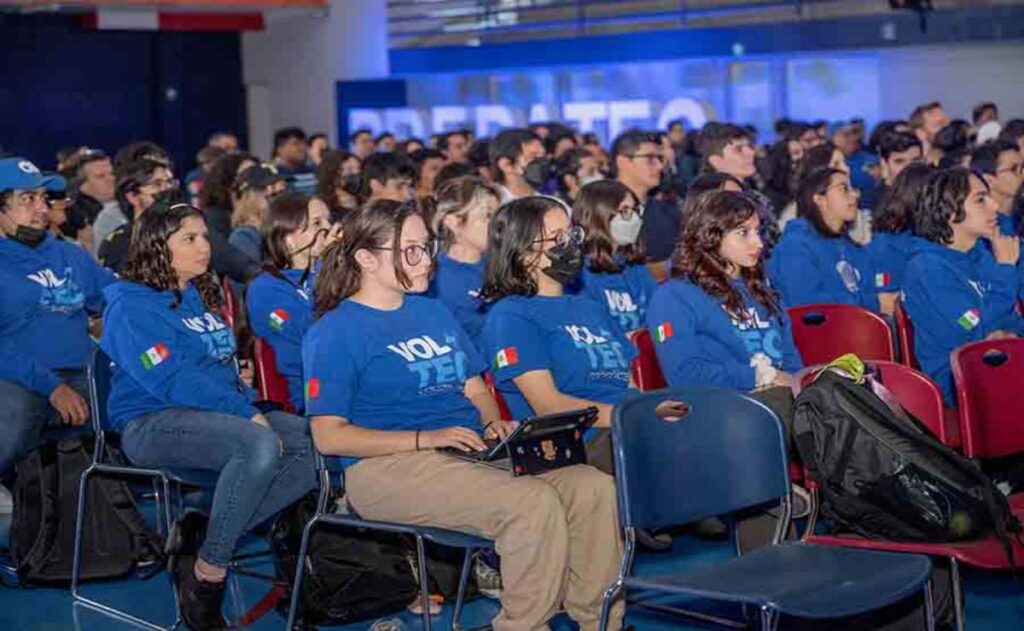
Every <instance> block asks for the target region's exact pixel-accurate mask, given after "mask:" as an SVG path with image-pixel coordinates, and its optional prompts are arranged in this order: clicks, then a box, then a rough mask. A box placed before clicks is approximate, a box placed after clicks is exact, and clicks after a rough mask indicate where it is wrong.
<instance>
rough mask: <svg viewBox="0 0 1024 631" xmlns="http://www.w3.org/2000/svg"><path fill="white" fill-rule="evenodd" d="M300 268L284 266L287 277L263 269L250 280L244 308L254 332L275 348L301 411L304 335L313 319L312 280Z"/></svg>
mask: <svg viewBox="0 0 1024 631" xmlns="http://www.w3.org/2000/svg"><path fill="white" fill-rule="evenodd" d="M304 273H305V271H304V270H300V269H289V270H284V271H282V272H281V274H282V275H283V276H284V278H278V277H276V276H274V275H273V274H269V273H267V272H263V273H262V274H260V275H259V276H257V277H256V278H254V279H253V281H252V282H251V283H249V288H248V290H247V291H246V294H245V308H246V310H247V311H248V313H249V324H250V325H251V326H252V331H253V333H255V334H256V336H257V337H259V338H262V339H263V340H264V341H265V342H267V343H268V344H270V347H271V348H272V349H274V359H275V360H276V363H277V372H278V373H279V374H280V375H281V376H282V377H284V378H285V380H287V382H288V398H289V399H290V400H291V403H292V405H293V406H295V409H296V410H299V411H301V410H302V409H303V405H304V404H305V401H304V400H303V396H302V384H303V382H302V336H303V335H305V334H306V331H307V330H308V329H309V325H310V324H312V322H313V281H314V279H315V275H314V274H313V273H310V274H309V276H308V277H307V278H306V280H305V282H302V283H301V284H300V282H299V281H301V280H302V276H303V274H304Z"/></svg>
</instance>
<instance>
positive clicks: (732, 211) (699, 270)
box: [671, 191, 782, 320]
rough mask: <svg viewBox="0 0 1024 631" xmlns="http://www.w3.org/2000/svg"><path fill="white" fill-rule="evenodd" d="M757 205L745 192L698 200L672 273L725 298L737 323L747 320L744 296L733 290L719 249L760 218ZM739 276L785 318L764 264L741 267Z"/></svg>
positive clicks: (714, 193)
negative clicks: (729, 237) (730, 235)
mask: <svg viewBox="0 0 1024 631" xmlns="http://www.w3.org/2000/svg"><path fill="white" fill-rule="evenodd" d="M758 206H759V205H758V203H757V201H755V200H754V199H753V198H752V197H750V195H748V194H746V193H735V192H731V191H711V192H708V193H704V194H703V195H701V196H700V197H698V198H697V199H696V200H695V201H694V204H693V206H692V207H691V209H690V214H689V217H688V220H687V221H686V224H685V226H684V227H683V232H682V234H681V235H680V238H679V245H678V246H677V248H676V253H675V257H674V259H675V263H674V264H673V266H672V271H671V275H672V277H673V278H685V279H688V280H689V281H690V282H692V283H693V284H694V285H697V286H698V287H700V288H701V289H703V290H704V291H705V292H706V293H707V294H709V295H710V296H713V297H715V298H719V299H724V306H725V310H726V312H727V313H728V314H729V315H730V316H732V317H733V318H735V319H738V320H745V319H746V318H747V317H748V316H747V313H746V309H745V307H744V302H743V296H742V295H741V294H740V292H739V291H737V290H736V288H735V287H733V285H732V282H731V280H730V277H729V271H728V269H729V263H728V261H726V260H725V259H724V258H723V257H722V254H721V253H720V251H719V250H720V248H721V245H722V239H724V238H725V235H726V234H728V233H729V231H730V230H735V229H736V228H738V227H740V226H742V225H743V223H744V222H746V221H747V220H749V219H750V218H751V217H754V216H761V211H760V208H759V207H758ZM740 276H741V277H742V278H743V280H744V281H745V282H746V284H747V287H748V288H749V289H750V293H751V294H753V296H754V300H756V301H757V302H758V304H760V305H761V306H762V307H764V308H765V309H766V310H767V311H768V313H769V314H771V315H773V316H776V317H781V316H782V310H781V308H780V307H779V297H778V294H777V293H776V292H775V291H773V290H772V289H771V287H770V286H769V285H768V281H767V279H766V276H765V272H764V266H763V264H762V263H761V262H758V264H757V265H756V266H754V267H749V268H742V269H741V270H740Z"/></svg>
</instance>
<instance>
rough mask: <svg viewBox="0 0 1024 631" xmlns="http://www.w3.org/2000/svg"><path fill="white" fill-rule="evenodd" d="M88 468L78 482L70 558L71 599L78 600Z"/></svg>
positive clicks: (89, 471)
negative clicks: (73, 542)
mask: <svg viewBox="0 0 1024 631" xmlns="http://www.w3.org/2000/svg"><path fill="white" fill-rule="evenodd" d="M92 471H93V468H92V467H89V468H88V469H86V470H85V471H83V472H82V476H81V477H80V478H79V480H78V511H77V513H76V514H75V551H74V553H73V556H72V557H71V597H72V598H73V599H76V600H77V599H78V578H79V572H80V571H81V567H82V530H83V528H84V527H85V495H86V490H87V487H88V484H89V474H91V473H92Z"/></svg>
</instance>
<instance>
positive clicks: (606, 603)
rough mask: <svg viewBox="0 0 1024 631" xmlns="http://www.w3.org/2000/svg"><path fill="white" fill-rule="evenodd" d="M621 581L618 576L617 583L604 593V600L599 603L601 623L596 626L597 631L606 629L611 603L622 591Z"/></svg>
mask: <svg viewBox="0 0 1024 631" xmlns="http://www.w3.org/2000/svg"><path fill="white" fill-rule="evenodd" d="M622 581H623V579H622V577H621V576H620V577H619V579H618V580H617V581H615V582H614V583H612V584H611V586H610V587H609V588H608V589H606V590H605V591H604V600H602V601H601V621H600V622H599V623H598V625H597V629H598V631H606V630H607V629H608V616H610V615H611V611H612V602H613V601H614V600H615V598H616V596H618V595H619V592H620V591H622Z"/></svg>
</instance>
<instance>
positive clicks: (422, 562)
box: [285, 447, 494, 631]
mask: <svg viewBox="0 0 1024 631" xmlns="http://www.w3.org/2000/svg"><path fill="white" fill-rule="evenodd" d="M314 452H315V454H316V468H317V474H318V476H319V478H320V494H319V496H318V498H317V503H316V513H315V514H314V515H313V517H311V518H310V520H309V521H308V522H307V523H306V527H305V528H304V529H303V530H302V543H301V544H300V545H299V554H298V556H297V557H296V563H295V580H294V581H293V582H292V597H291V604H290V606H289V608H288V625H287V626H286V627H285V628H286V629H294V628H296V626H295V623H296V620H297V619H298V615H299V595H300V594H301V593H302V580H303V577H304V575H305V572H306V562H305V559H306V555H307V554H308V553H309V541H310V538H311V536H312V533H313V530H314V528H316V527H317V526H319V525H326V526H342V527H345V528H359V529H366V530H377V531H380V532H390V533H394V534H401V535H408V536H410V537H413V538H415V540H416V560H417V565H418V570H419V576H418V577H417V579H418V581H419V590H420V597H421V598H422V600H423V603H422V605H423V629H424V630H425V631H430V593H429V592H430V588H429V583H428V581H427V556H426V551H425V549H424V542H425V541H430V542H432V543H436V544H438V545H442V546H447V547H450V548H463V549H465V551H466V553H465V556H464V558H463V562H462V573H461V574H460V576H459V592H458V595H457V597H456V599H455V611H454V613H453V615H452V629H453V630H455V629H461V626H460V625H459V618H460V616H461V613H462V605H463V604H464V600H465V592H466V586H467V584H468V583H469V570H470V568H471V567H472V562H473V554H474V553H475V552H477V551H479V550H487V549H491V548H493V547H494V542H493V541H491V540H490V539H484V538H481V537H477V536H474V535H470V534H466V533H463V532H457V531H454V530H446V529H443V528H428V527H424V526H410V525H408V524H399V523H394V522H385V521H371V520H366V519H363V518H361V517H359V516H358V515H356V514H355V512H354V511H353V512H351V513H347V514H346V513H328V512H327V504H328V501H329V499H330V497H331V477H332V476H333V475H336V476H338V479H339V488H340V487H342V486H343V484H344V482H343V479H342V474H341V472H340V471H337V470H334V469H332V468H329V467H328V464H327V462H326V459H325V458H324V457H323V455H321V454H320V452H319V451H318V450H316V449H315V447H314ZM350 510H351V509H350ZM482 628H485V629H486V628H489V627H487V626H485V627H482Z"/></svg>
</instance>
